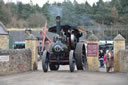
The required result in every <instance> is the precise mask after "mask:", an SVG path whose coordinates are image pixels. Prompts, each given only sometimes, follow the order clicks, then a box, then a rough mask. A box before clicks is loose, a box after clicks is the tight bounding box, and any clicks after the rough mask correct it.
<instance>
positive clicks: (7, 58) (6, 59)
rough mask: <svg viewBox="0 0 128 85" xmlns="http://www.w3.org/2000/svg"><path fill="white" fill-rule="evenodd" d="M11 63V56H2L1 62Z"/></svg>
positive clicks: (0, 56) (0, 57)
mask: <svg viewBox="0 0 128 85" xmlns="http://www.w3.org/2000/svg"><path fill="white" fill-rule="evenodd" d="M3 61H6V62H7V61H9V55H0V62H3Z"/></svg>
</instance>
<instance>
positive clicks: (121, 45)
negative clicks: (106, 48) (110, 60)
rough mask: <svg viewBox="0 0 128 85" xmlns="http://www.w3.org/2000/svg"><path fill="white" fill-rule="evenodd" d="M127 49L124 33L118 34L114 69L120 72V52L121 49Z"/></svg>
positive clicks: (115, 42) (115, 39) (115, 41)
mask: <svg viewBox="0 0 128 85" xmlns="http://www.w3.org/2000/svg"><path fill="white" fill-rule="evenodd" d="M124 49H125V39H124V37H123V36H122V35H120V34H118V35H117V36H116V37H115V38H114V71H115V72H119V63H118V52H119V50H124Z"/></svg>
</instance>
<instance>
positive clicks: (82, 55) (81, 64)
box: [75, 43, 86, 70]
mask: <svg viewBox="0 0 128 85" xmlns="http://www.w3.org/2000/svg"><path fill="white" fill-rule="evenodd" d="M75 58H76V66H77V69H78V70H85V66H86V49H85V45H84V44H82V43H78V44H77V45H76V49H75Z"/></svg>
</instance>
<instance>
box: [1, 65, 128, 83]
mask: <svg viewBox="0 0 128 85" xmlns="http://www.w3.org/2000/svg"><path fill="white" fill-rule="evenodd" d="M0 85H128V73H106V72H104V70H101V72H87V71H84V72H83V71H75V72H74V73H71V72H70V71H69V68H68V66H61V68H60V70H59V71H49V72H47V73H44V72H43V71H42V69H41V64H39V69H38V71H34V72H25V73H19V74H13V75H6V76H0Z"/></svg>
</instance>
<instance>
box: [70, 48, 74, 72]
mask: <svg viewBox="0 0 128 85" xmlns="http://www.w3.org/2000/svg"><path fill="white" fill-rule="evenodd" d="M73 53H74V51H73V50H71V51H70V54H69V68H70V71H71V72H74V70H75V57H74V54H73Z"/></svg>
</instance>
